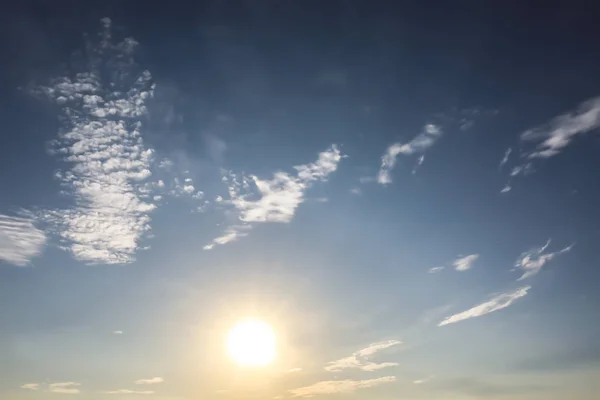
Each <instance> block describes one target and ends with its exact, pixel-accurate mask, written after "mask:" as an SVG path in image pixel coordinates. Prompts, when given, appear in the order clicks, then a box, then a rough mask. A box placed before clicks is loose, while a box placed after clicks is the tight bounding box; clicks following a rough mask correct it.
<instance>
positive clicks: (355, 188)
mask: <svg viewBox="0 0 600 400" xmlns="http://www.w3.org/2000/svg"><path fill="white" fill-rule="evenodd" d="M350 193H352V194H355V195H357V196H359V195H361V194H362V190H361V189H360V188H359V187H353V188H352V189H350Z"/></svg>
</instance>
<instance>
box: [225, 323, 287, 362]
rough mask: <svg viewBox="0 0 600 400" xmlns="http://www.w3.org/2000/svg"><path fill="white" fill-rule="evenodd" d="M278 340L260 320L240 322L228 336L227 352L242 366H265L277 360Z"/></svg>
mask: <svg viewBox="0 0 600 400" xmlns="http://www.w3.org/2000/svg"><path fill="white" fill-rule="evenodd" d="M275 348H276V340H275V333H274V332H273V329H271V327H270V326H269V325H268V324H266V323H264V322H262V321H258V320H254V319H249V320H244V321H242V322H239V323H238V324H237V325H235V326H234V327H233V328H232V329H231V330H230V331H229V334H228V335H227V352H228V353H229V356H230V357H231V358H232V359H233V360H234V361H235V362H236V363H237V364H239V365H242V366H254V367H258V366H265V365H267V364H269V363H270V362H271V361H273V359H275Z"/></svg>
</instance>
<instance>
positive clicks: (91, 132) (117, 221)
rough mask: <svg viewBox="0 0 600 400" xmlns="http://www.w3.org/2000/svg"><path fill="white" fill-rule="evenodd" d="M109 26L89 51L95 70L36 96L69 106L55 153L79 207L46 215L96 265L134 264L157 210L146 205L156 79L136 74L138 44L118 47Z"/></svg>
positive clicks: (59, 81) (68, 242)
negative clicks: (146, 131)
mask: <svg viewBox="0 0 600 400" xmlns="http://www.w3.org/2000/svg"><path fill="white" fill-rule="evenodd" d="M103 23H104V25H105V30H104V32H103V33H102V35H101V43H100V44H99V45H97V46H96V47H95V48H94V51H93V52H90V53H89V60H88V61H89V65H90V70H89V71H88V72H82V73H78V74H75V75H74V76H73V77H62V78H59V79H56V80H54V81H53V82H52V84H51V85H50V86H47V87H38V88H36V89H35V90H34V92H35V93H37V94H43V95H45V96H46V97H47V98H49V99H51V100H53V101H55V102H56V103H57V104H58V105H59V106H61V108H62V116H61V121H62V122H63V128H62V129H61V131H60V133H59V136H58V139H57V140H56V141H55V142H54V144H53V147H54V149H55V150H54V153H55V154H58V155H60V156H61V157H62V160H63V161H65V162H66V163H67V164H68V165H69V167H68V168H67V169H66V170H64V171H60V172H59V173H57V174H56V176H57V178H58V179H59V180H60V182H61V185H62V186H63V187H64V191H63V192H64V193H65V194H68V195H70V196H71V197H72V198H73V200H74V205H73V206H72V207H71V208H69V209H65V210H49V211H46V212H43V213H42V215H41V217H42V218H43V219H44V220H46V221H47V222H50V223H52V224H53V225H54V227H55V232H56V233H57V234H58V235H59V236H60V237H61V238H62V241H63V242H64V244H65V248H66V249H68V250H69V251H70V252H71V253H72V254H73V256H74V257H75V258H76V259H77V260H80V261H83V262H86V263H88V264H99V263H106V264H116V263H128V262H131V261H133V260H134V256H135V253H136V251H137V250H138V248H139V242H140V240H141V239H142V237H143V236H144V234H146V233H147V232H148V231H149V230H150V226H149V222H150V212H151V211H152V210H153V209H154V208H155V205H154V204H153V203H150V202H147V201H145V200H144V199H143V198H145V197H148V196H146V193H145V192H146V189H145V186H144V185H145V184H144V181H146V180H147V179H148V178H149V177H150V176H151V172H150V166H151V162H152V160H153V150H152V149H148V148H146V146H145V145H144V142H143V140H142V137H141V132H140V129H141V119H142V117H143V116H144V115H145V114H146V112H147V110H146V105H145V103H146V101H147V100H148V99H149V98H150V97H151V96H152V94H153V90H154V85H153V84H152V82H151V80H152V77H151V75H150V73H149V72H148V71H142V72H139V71H136V67H135V63H134V61H133V52H134V50H135V47H136V46H137V42H136V41H135V40H134V39H125V40H124V41H123V42H121V43H117V44H112V43H110V37H111V31H110V22H109V20H106V19H105V20H103ZM103 69H108V71H109V72H110V74H108V76H110V78H109V81H108V82H107V81H106V80H105V79H104V78H102V79H101V77H100V75H101V74H100V71H101V70H103ZM115 86H116V87H119V88H120V90H119V91H115V89H114V87H115ZM142 196H143V197H142Z"/></svg>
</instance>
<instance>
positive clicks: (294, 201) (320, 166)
mask: <svg viewBox="0 0 600 400" xmlns="http://www.w3.org/2000/svg"><path fill="white" fill-rule="evenodd" d="M341 158H342V155H341V153H340V151H339V149H338V148H337V146H335V145H333V146H331V147H330V148H329V149H327V150H326V151H323V152H321V153H319V157H318V159H317V161H315V162H314V163H310V164H303V165H297V166H295V167H294V169H295V170H296V174H290V173H286V172H282V171H279V172H276V173H275V174H274V176H273V178H272V179H260V178H258V177H257V176H254V175H251V176H250V177H245V176H244V177H242V178H241V179H239V178H238V177H236V176H235V175H234V174H231V173H230V174H229V176H225V177H224V179H225V181H227V182H228V183H229V197H230V199H229V200H228V201H227V203H228V204H230V205H232V206H233V207H234V209H235V210H236V212H237V214H238V219H239V220H240V221H241V223H237V224H235V225H233V226H230V227H228V228H227V229H226V231H225V233H224V234H223V235H222V236H220V237H218V238H216V239H214V240H213V241H212V242H211V243H209V244H208V245H206V246H205V247H204V248H205V249H206V250H209V249H211V248H213V247H214V246H215V245H220V244H226V243H229V242H232V241H234V240H236V239H238V238H240V237H243V236H246V235H247V234H248V230H249V229H251V225H249V224H252V223H263V222H277V223H288V222H290V221H291V220H292V219H293V218H294V215H295V213H296V209H297V208H298V206H299V205H300V204H301V203H302V202H303V201H304V194H305V192H306V190H307V189H308V188H309V187H310V186H311V185H312V184H313V183H314V182H317V181H325V180H327V177H328V176H329V175H330V174H331V173H332V172H334V171H335V170H336V169H337V166H338V163H339V162H340V160H341ZM252 187H253V188H254V189H255V190H254V191H251V190H250V189H251V188H252ZM224 203H225V201H224Z"/></svg>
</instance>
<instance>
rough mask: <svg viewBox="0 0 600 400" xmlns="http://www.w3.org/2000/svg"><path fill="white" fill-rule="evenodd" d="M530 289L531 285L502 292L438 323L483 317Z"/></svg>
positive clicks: (500, 308)
mask: <svg viewBox="0 0 600 400" xmlns="http://www.w3.org/2000/svg"><path fill="white" fill-rule="evenodd" d="M529 289H531V286H524V287H522V288H519V289H517V290H515V291H513V292H508V293H502V294H500V295H498V296H495V297H493V298H492V299H490V300H488V301H486V302H484V303H481V304H479V305H477V306H475V307H473V308H470V309H468V310H467V311H463V312H461V313H458V314H454V315H451V316H449V317H446V318H445V319H444V320H443V321H442V322H440V323H439V324H438V326H444V325H449V324H453V323H455V322H459V321H464V320H466V319H469V318H475V317H481V316H483V315H486V314H489V313H491V312H494V311H498V310H502V309H503V308H506V307H508V306H510V305H511V304H512V303H513V302H514V301H515V300H517V299H519V298H521V297H523V296H525V295H526V294H527V291H528V290H529Z"/></svg>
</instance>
